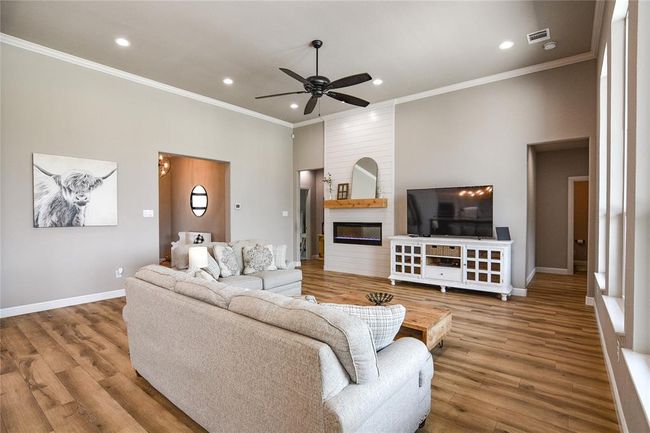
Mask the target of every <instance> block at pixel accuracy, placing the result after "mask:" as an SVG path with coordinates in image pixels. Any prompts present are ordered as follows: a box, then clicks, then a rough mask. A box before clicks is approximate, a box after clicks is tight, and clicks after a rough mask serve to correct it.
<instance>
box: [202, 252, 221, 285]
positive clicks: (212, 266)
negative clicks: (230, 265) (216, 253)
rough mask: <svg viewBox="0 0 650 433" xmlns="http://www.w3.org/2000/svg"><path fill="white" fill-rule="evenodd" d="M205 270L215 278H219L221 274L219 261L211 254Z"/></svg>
mask: <svg viewBox="0 0 650 433" xmlns="http://www.w3.org/2000/svg"><path fill="white" fill-rule="evenodd" d="M203 270H204V271H205V272H207V273H208V274H210V275H212V278H214V279H215V280H218V279H219V275H220V274H221V268H220V267H219V263H217V261H216V260H215V259H214V257H212V255H211V254H208V266H207V267H205V268H203Z"/></svg>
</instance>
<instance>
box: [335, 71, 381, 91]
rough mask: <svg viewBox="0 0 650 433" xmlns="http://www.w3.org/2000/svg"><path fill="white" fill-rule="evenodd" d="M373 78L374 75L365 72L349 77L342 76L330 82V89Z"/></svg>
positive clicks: (352, 84)
mask: <svg viewBox="0 0 650 433" xmlns="http://www.w3.org/2000/svg"><path fill="white" fill-rule="evenodd" d="M370 80H372V77H371V76H370V75H368V74H366V73H365V72H364V73H363V74H356V75H350V76H349V77H344V78H340V79H338V80H334V81H332V82H331V83H330V85H329V86H327V87H328V89H340V88H341V87H348V86H354V85H356V84H361V83H365V82H366V81H370Z"/></svg>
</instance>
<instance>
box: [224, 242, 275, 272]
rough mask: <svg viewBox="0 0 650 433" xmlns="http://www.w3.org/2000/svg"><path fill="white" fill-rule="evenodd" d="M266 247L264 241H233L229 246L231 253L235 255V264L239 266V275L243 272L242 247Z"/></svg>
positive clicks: (266, 243)
mask: <svg viewBox="0 0 650 433" xmlns="http://www.w3.org/2000/svg"><path fill="white" fill-rule="evenodd" d="M258 244H259V245H268V244H269V243H268V242H266V241H262V240H259V239H247V240H242V241H234V242H231V243H230V244H229V245H230V246H231V247H232V250H233V252H234V253H235V258H236V259H237V264H238V265H239V272H240V273H241V272H242V271H243V270H244V254H243V251H242V250H243V249H244V247H254V246H255V245H258Z"/></svg>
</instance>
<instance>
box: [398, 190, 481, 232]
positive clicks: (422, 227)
mask: <svg viewBox="0 0 650 433" xmlns="http://www.w3.org/2000/svg"><path fill="white" fill-rule="evenodd" d="M492 192H493V188H492V185H483V186H464V187H455V188H427V189H409V190H407V191H406V196H407V198H406V207H407V211H406V212H407V225H408V227H407V230H408V234H409V235H415V236H421V237H427V236H462V237H476V238H491V237H493V234H492Z"/></svg>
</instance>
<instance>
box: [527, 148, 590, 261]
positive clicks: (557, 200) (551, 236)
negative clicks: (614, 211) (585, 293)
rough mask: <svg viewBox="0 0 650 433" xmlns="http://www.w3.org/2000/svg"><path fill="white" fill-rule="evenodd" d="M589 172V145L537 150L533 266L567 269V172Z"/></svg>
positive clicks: (571, 173) (572, 173) (577, 174)
mask: <svg viewBox="0 0 650 433" xmlns="http://www.w3.org/2000/svg"><path fill="white" fill-rule="evenodd" d="M588 175H589V149H588V148H587V147H585V148H581V149H570V150H554V151H550V152H537V157H536V167H535V176H536V179H535V184H536V188H535V189H536V191H535V215H536V217H535V221H536V224H535V266H537V267H545V268H559V269H567V266H568V262H567V238H568V235H569V224H568V212H569V203H568V195H569V186H568V179H569V176H588Z"/></svg>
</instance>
